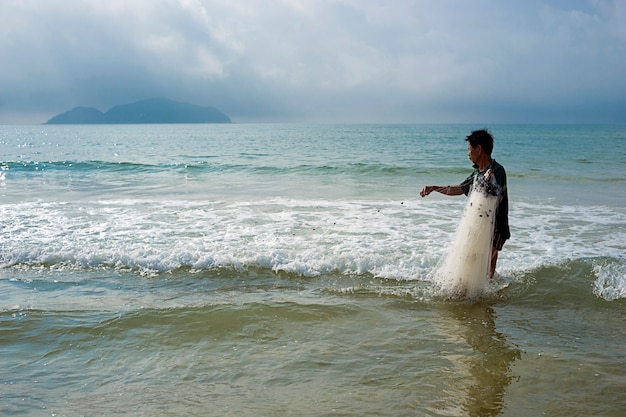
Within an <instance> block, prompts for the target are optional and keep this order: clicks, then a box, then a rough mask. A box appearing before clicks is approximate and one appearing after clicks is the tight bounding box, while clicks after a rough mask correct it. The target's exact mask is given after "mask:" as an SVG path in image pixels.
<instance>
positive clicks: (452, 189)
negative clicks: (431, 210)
mask: <svg viewBox="0 0 626 417" xmlns="http://www.w3.org/2000/svg"><path fill="white" fill-rule="evenodd" d="M433 191H437V192H438V193H441V194H445V195H461V194H463V190H462V189H461V187H460V186H459V185H446V186H441V185H427V186H425V187H424V188H422V191H420V195H421V196H422V197H426V196H427V195H428V194H430V193H432V192H433Z"/></svg>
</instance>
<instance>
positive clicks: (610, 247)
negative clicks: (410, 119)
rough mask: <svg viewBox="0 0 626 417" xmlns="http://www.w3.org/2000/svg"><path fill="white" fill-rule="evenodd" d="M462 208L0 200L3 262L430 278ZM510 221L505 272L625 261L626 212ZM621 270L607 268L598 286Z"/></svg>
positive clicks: (576, 210) (435, 202) (516, 212)
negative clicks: (574, 262) (599, 259)
mask: <svg viewBox="0 0 626 417" xmlns="http://www.w3.org/2000/svg"><path fill="white" fill-rule="evenodd" d="M402 203H403V204H402ZM464 203H465V200H463V199H462V198H458V199H449V198H433V199H431V200H424V199H421V198H419V197H417V198H416V199H410V200H404V201H403V202H401V201H380V200H378V201H338V200H320V199H311V200H302V199H285V198H272V199H266V200H255V201H247V202H237V201H204V202H200V201H178V200H171V201H156V200H135V199H128V200H106V201H84V202H81V201H71V202H54V203H43V202H40V203H21V204H4V205H2V204H0V248H1V250H0V268H1V267H11V266H17V265H23V266H32V267H40V266H42V265H43V266H46V267H51V268H78V269H90V268H101V267H107V268H117V269H120V270H136V271H139V272H142V273H146V274H151V273H163V272H167V271H173V270H176V269H178V268H189V269H210V268H231V269H239V270H245V269H247V268H269V269H272V270H274V271H277V272H287V273H294V274H299V275H302V276H311V277H314V276H320V275H324V274H342V275H352V274H356V275H371V276H374V277H381V278H388V279H397V280H401V281H405V280H407V281H429V280H431V279H432V278H431V277H432V271H433V269H434V267H435V266H436V265H437V264H438V262H439V261H440V260H441V259H442V257H443V256H444V254H445V253H446V249H447V242H450V241H451V239H452V237H453V234H454V231H455V226H456V225H457V224H458V223H459V219H460V218H461V215H462V211H463V207H464ZM510 218H511V232H512V238H511V240H510V241H509V242H507V244H506V245H505V248H504V250H503V251H502V252H501V254H500V258H499V261H498V270H499V272H500V274H502V275H504V276H515V274H516V273H517V272H519V271H526V270H529V269H533V268H537V267H541V266H544V265H550V264H557V263H562V262H564V261H567V260H570V259H580V258H594V257H612V258H615V259H621V260H622V261H623V259H624V253H626V249H625V248H624V245H625V243H624V242H626V232H625V231H624V227H623V225H624V224H626V212H625V210H624V209H622V208H615V207H582V206H581V207H576V206H565V207H558V206H550V205H543V206H538V205H534V204H530V203H524V202H512V204H511V212H510ZM620 273H622V274H623V271H622V272H620V271H613V270H611V269H606V271H605V272H602V274H606V278H602V279H603V280H604V281H603V282H609V281H611V279H612V278H611V277H612V276H614V275H615V274H620ZM622 276H623V275H622ZM598 285H600V283H599V284H598ZM620 285H622V284H620ZM621 288H623V286H622V287H621ZM617 294H618V295H617V296H618V297H623V293H620V292H619V291H618V293H617ZM619 294H622V295H619Z"/></svg>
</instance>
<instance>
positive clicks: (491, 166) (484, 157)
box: [420, 129, 511, 278]
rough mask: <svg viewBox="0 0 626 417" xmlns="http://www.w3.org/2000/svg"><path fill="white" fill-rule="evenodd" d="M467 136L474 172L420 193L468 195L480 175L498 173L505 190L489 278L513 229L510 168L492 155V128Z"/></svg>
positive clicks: (496, 224) (424, 195) (495, 232)
mask: <svg viewBox="0 0 626 417" xmlns="http://www.w3.org/2000/svg"><path fill="white" fill-rule="evenodd" d="M465 140H466V141H467V156H468V158H469V159H470V161H472V162H473V164H474V172H472V174H471V175H470V176H469V177H467V178H466V179H465V181H463V182H462V183H461V184H460V185H448V186H440V185H427V186H425V187H424V188H423V189H422V191H421V192H420V195H421V196H422V197H426V196H427V195H429V194H430V193H432V192H433V191H437V192H438V193H441V194H445V195H452V196H454V195H461V194H465V195H468V194H469V192H470V189H471V187H472V184H473V183H474V179H475V178H476V176H477V175H486V177H487V178H489V177H491V176H493V177H495V179H496V183H497V184H498V186H499V187H500V192H501V194H500V201H499V203H498V207H497V208H496V223H495V227H494V231H493V246H492V248H491V266H490V271H489V278H493V276H494V274H495V273H496V263H497V262H498V252H499V251H500V250H502V246H503V245H504V242H506V241H507V239H509V238H510V237H511V232H510V231H509V197H508V192H507V187H506V171H505V170H504V167H503V166H502V165H500V164H499V163H497V162H496V160H495V159H492V158H491V151H492V150H493V136H491V133H489V131H488V130H486V129H481V130H475V131H473V132H472V134H471V135H469V136H468V137H467V138H466V139H465Z"/></svg>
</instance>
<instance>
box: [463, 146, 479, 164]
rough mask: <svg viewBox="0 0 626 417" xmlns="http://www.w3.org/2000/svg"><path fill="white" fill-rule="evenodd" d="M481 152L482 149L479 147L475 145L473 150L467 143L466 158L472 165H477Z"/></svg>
mask: <svg viewBox="0 0 626 417" xmlns="http://www.w3.org/2000/svg"><path fill="white" fill-rule="evenodd" d="M482 150H483V148H482V146H480V145H476V147H475V148H473V147H472V145H471V144H470V143H469V142H468V143H467V157H468V158H469V160H470V161H472V162H473V163H474V164H477V163H478V156H479V155H480V153H481V151H482Z"/></svg>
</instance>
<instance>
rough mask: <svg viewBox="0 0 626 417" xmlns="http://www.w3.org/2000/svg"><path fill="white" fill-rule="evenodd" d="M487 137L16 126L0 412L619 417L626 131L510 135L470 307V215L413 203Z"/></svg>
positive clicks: (2, 264) (623, 370)
mask: <svg viewBox="0 0 626 417" xmlns="http://www.w3.org/2000/svg"><path fill="white" fill-rule="evenodd" d="M479 127H482V126H479ZM469 130H471V127H469V126H319V127H318V126H299V125H233V126H101V127H97V126H89V127H87V126H69V127H51V126H30V127H29V126H26V127H8V126H7V127H3V128H2V129H1V131H2V135H0V137H1V138H2V139H1V140H0V155H1V158H2V160H0V167H2V171H0V174H1V177H0V196H1V197H2V200H1V201H0V228H1V229H2V233H1V235H0V345H1V347H2V352H3V353H4V355H2V359H0V361H1V365H2V366H0V414H2V415H7V416H11V415H28V416H52V415H56V416H81V415H85V416H87V415H89V416H95V415H102V416H105V415H109V416H137V415H146V416H148V415H149V416H154V415H159V416H168V415H171V416H178V415H190V416H211V415H215V416H218V415H219V416H225V415H227V416H246V415H254V416H258V415H268V416H271V415H275V416H279V415H296V414H297V415H305V416H306V415H310V416H320V415H332V416H341V415H345V416H353V415H359V416H364V415H365V416H367V415H371V416H374V415H377V416H379V415H389V416H402V415H428V416H499V415H502V416H535V415H542V414H543V415H550V416H572V415H580V416H586V415H603V416H618V415H620V416H621V414H622V413H623V410H624V409H626V395H625V394H624V392H626V390H625V389H624V388H626V367H625V366H624V362H625V356H626V351H625V350H624V346H626V331H625V330H624V326H623V323H624V319H625V318H626V301H625V300H626V261H625V258H624V253H626V243H625V242H626V237H625V232H626V227H625V225H626V209H625V208H624V207H626V204H624V203H625V202H626V201H624V197H623V196H622V195H621V194H617V193H614V192H613V191H614V190H616V189H621V190H623V189H624V188H623V187H624V185H625V184H624V181H625V179H624V178H623V172H624V170H623V168H624V164H625V163H626V162H625V160H624V158H623V156H624V155H626V152H625V149H626V129H624V128H619V127H589V126H580V127H571V126H567V127H554V126H544V127H542V126H530V127H525V126H497V127H494V128H492V131H493V132H494V134H495V136H496V147H495V152H494V155H495V157H496V159H497V160H498V161H499V162H500V163H502V164H503V165H504V166H505V168H507V173H508V175H509V191H510V198H511V212H510V217H511V229H512V230H511V231H512V235H513V237H512V239H511V241H510V242H508V243H507V244H506V245H505V249H504V251H503V252H502V254H501V258H500V260H499V264H498V265H499V267H498V271H499V274H498V275H497V277H496V279H495V280H494V282H493V283H492V284H491V286H490V290H491V291H490V292H489V294H488V295H487V296H486V297H485V298H483V299H480V300H478V301H472V302H470V301H466V300H457V299H449V298H447V297H446V296H445V295H444V294H441V293H438V291H437V288H436V286H434V285H433V283H432V281H431V276H432V271H433V268H434V267H435V266H436V265H437V263H438V262H439V261H440V260H441V258H442V257H443V256H444V255H445V254H446V251H447V248H448V244H449V242H450V241H451V239H452V237H453V234H454V231H455V229H456V227H457V224H458V221H459V219H460V216H461V213H462V210H463V206H464V203H465V200H464V199H463V198H460V197H459V198H456V199H450V198H445V197H442V196H432V198H431V197H429V198H426V199H421V198H420V197H418V196H417V193H418V192H419V189H420V188H421V187H422V186H423V185H424V184H426V183H435V184H437V183H441V184H448V183H454V182H453V181H457V182H460V181H461V180H462V179H464V178H465V177H466V176H467V175H468V173H469V172H471V167H470V166H469V162H468V161H467V159H466V156H465V143H464V142H463V138H464V137H465V135H467V134H468V133H469ZM588 137H593V138H594V140H595V141H596V142H598V146H594V147H592V149H591V150H589V151H584V154H581V147H580V146H579V145H580V143H582V142H584V140H585V138H588ZM609 145H610V146H609ZM537 149H538V150H545V151H546V152H547V151H548V150H552V149H558V150H559V153H558V155H559V158H557V159H554V158H553V161H552V163H551V169H547V168H546V167H545V166H543V165H541V164H539V163H538V161H539V159H540V158H539V156H538V155H537V153H536V151H535V150H537ZM600 165H604V168H603V169H602V170H600V169H599V168H598V167H599V166H600ZM574 173H575V174H576V176H572V175H573V174H574ZM581 190H582V191H581Z"/></svg>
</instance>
